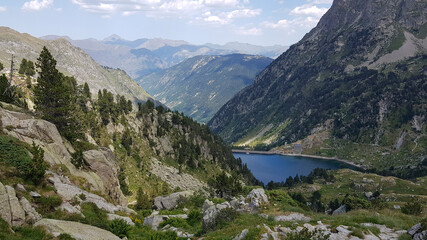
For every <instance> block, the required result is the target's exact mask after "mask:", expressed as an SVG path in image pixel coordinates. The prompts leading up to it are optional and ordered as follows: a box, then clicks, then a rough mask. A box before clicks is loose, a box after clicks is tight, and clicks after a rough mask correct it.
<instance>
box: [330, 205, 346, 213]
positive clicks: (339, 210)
mask: <svg viewBox="0 0 427 240" xmlns="http://www.w3.org/2000/svg"><path fill="white" fill-rule="evenodd" d="M346 212H347V207H346V206H345V204H344V205H341V206H340V207H339V208H337V209H335V210H334V211H333V212H332V215H338V214H344V213H346Z"/></svg>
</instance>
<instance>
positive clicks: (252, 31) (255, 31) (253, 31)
mask: <svg viewBox="0 0 427 240" xmlns="http://www.w3.org/2000/svg"><path fill="white" fill-rule="evenodd" d="M236 33H237V34H239V35H245V36H260V35H262V34H263V32H262V29H260V28H255V27H254V28H247V29H246V28H239V29H238V30H236Z"/></svg>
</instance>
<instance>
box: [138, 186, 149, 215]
mask: <svg viewBox="0 0 427 240" xmlns="http://www.w3.org/2000/svg"><path fill="white" fill-rule="evenodd" d="M135 207H136V209H139V210H143V209H151V208H152V204H151V202H150V200H149V199H148V196H147V194H145V193H144V192H143V191H142V188H141V187H140V188H138V192H137V194H136V206H135Z"/></svg>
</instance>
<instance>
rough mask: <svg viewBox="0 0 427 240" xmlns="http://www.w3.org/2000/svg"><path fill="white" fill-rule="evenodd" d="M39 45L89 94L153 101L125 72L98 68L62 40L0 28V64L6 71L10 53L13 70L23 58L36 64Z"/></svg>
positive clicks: (81, 51) (85, 54) (87, 57)
mask: <svg viewBox="0 0 427 240" xmlns="http://www.w3.org/2000/svg"><path fill="white" fill-rule="evenodd" d="M43 46H46V47H47V48H48V49H49V50H50V51H51V52H52V54H53V56H54V57H55V59H57V61H58V69H59V70H60V71H61V72H63V73H64V74H66V75H69V76H74V77H75V78H76V80H77V82H78V83H80V84H83V83H84V82H87V83H88V84H89V87H90V89H91V91H92V93H93V94H97V93H98V90H102V89H104V88H105V89H107V90H108V91H110V92H113V93H114V94H120V95H124V96H125V97H126V98H127V99H131V100H133V101H144V102H145V101H147V100H148V99H151V100H152V99H153V98H152V97H151V96H150V95H148V94H147V93H146V92H145V90H144V89H142V88H141V87H140V86H138V84H137V83H136V82H135V81H134V80H133V79H131V78H130V77H129V76H128V75H127V74H126V73H125V72H123V71H121V70H116V69H109V68H105V67H102V66H100V65H99V64H98V63H96V62H95V61H94V60H93V59H92V58H91V57H90V56H89V55H88V54H87V53H85V52H84V51H83V50H81V49H80V48H77V47H74V46H73V45H71V44H70V43H69V42H68V41H67V40H66V39H63V38H62V39H58V40H41V39H38V38H35V37H33V36H30V35H28V34H25V33H19V32H16V31H14V30H12V29H10V28H6V27H0V62H1V63H3V65H4V66H5V67H6V70H7V68H8V67H9V66H10V59H11V55H12V54H14V56H15V61H16V65H15V66H17V67H19V63H20V62H21V60H22V59H23V58H26V59H27V60H31V61H33V62H36V60H37V57H38V55H39V54H40V52H41V50H42V48H43Z"/></svg>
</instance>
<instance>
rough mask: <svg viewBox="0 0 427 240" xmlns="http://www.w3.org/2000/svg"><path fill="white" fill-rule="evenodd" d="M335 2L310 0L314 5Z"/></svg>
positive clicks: (330, 0) (331, 0)
mask: <svg viewBox="0 0 427 240" xmlns="http://www.w3.org/2000/svg"><path fill="white" fill-rule="evenodd" d="M333 1H334V0H309V2H310V3H312V4H332V2H333Z"/></svg>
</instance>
